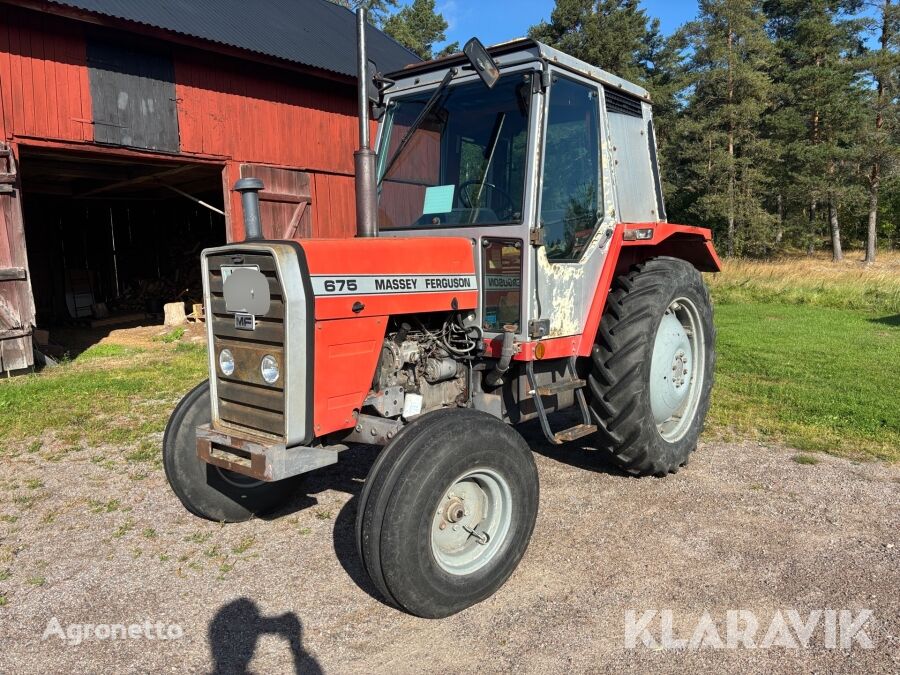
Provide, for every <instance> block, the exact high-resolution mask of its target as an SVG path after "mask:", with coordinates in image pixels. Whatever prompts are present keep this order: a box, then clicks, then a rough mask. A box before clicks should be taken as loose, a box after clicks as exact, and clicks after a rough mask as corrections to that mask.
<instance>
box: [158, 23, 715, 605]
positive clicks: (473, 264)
mask: <svg viewBox="0 0 900 675" xmlns="http://www.w3.org/2000/svg"><path fill="white" fill-rule="evenodd" d="M364 25H365V17H364V12H363V11H360V14H359V17H358V40H359V50H358V65H359V73H360V74H361V76H360V77H359V78H358V80H359V104H360V105H359V108H360V110H359V121H360V126H359V132H360V148H359V150H357V151H356V153H355V154H354V162H355V168H356V212H357V213H356V216H357V222H356V232H357V236H356V237H353V238H346V239H316V238H310V239H295V240H289V241H272V240H265V239H263V238H262V234H261V232H262V230H261V227H260V222H259V218H260V216H259V200H258V191H259V190H260V189H261V188H262V187H263V186H262V183H261V181H259V180H257V179H252V178H249V179H248V178H244V179H241V180H240V181H238V184H237V185H236V186H235V189H236V190H238V191H239V192H241V200H242V206H243V209H242V210H243V219H244V229H245V233H246V237H245V240H244V241H240V242H235V243H231V244H229V245H227V246H222V247H218V248H212V249H207V250H205V251H203V252H202V254H201V264H202V273H203V282H204V301H205V312H206V317H207V321H206V326H207V331H208V347H209V380H208V381H206V382H203V383H202V384H200V385H199V386H197V387H196V388H195V389H193V390H192V391H191V392H189V393H188V394H187V395H186V396H185V397H184V398H183V399H182V401H181V402H180V403H179V404H178V406H177V408H176V409H175V410H174V412H173V414H172V416H171V418H170V420H169V423H168V426H167V428H166V432H165V437H164V441H163V464H164V467H165V472H166V476H167V478H168V481H169V483H170V485H171V487H172V489H173V491H174V492H175V494H176V495H177V496H178V497H179V498H180V500H181V501H182V503H183V504H184V506H185V507H186V508H187V509H188V510H189V511H190V512H192V513H193V514H195V515H197V516H200V517H203V518H208V519H212V520H216V521H225V522H233V521H241V520H245V519H247V518H250V517H252V516H254V515H257V514H261V513H264V512H266V511H270V510H273V509H275V508H277V507H278V506H279V505H280V504H282V503H283V502H284V501H285V500H287V498H288V497H289V495H290V494H291V492H292V490H294V489H295V481H294V479H295V478H296V477H297V476H300V475H301V474H304V473H306V472H309V471H313V470H316V469H318V468H320V467H323V466H327V465H330V464H334V463H336V462H338V461H339V457H340V454H341V452H342V451H343V450H346V449H347V448H348V447H349V446H350V444H369V445H375V446H382V449H381V450H380V452H379V454H378V456H377V458H376V459H375V462H374V464H373V465H372V467H371V470H370V472H369V474H368V476H367V479H366V481H365V484H364V487H363V489H362V492H361V495H360V498H359V502H358V512H357V521H356V539H357V545H358V550H359V555H360V557H361V560H362V564H363V567H364V569H365V570H366V572H367V573H368V575H369V577H370V578H371V580H372V582H373V584H374V586H375V587H376V588H377V589H378V591H379V592H380V593H381V595H382V596H383V597H384V599H385V600H386V602H388V603H389V604H391V605H394V606H395V607H397V608H399V609H401V610H403V611H406V612H409V613H411V614H413V615H417V616H421V617H429V618H440V617H446V616H449V615H451V614H454V613H456V612H459V611H460V610H462V609H464V608H466V607H469V606H471V605H473V604H475V603H477V602H480V601H481V600H484V599H485V598H487V597H489V596H490V595H491V594H493V593H494V592H495V591H496V590H497V589H498V588H500V586H502V585H503V583H504V582H505V581H506V580H507V579H508V578H509V576H510V575H511V574H512V572H513V570H514V569H515V568H516V566H517V565H518V563H519V561H520V560H521V559H522V556H523V555H524V553H525V550H526V548H527V546H528V544H529V541H530V539H531V535H532V531H533V528H534V524H535V519H536V515H537V509H538V494H539V489H538V472H537V469H536V465H535V462H534V459H533V457H532V452H531V450H530V449H529V446H528V445H527V444H526V442H525V440H524V439H523V437H522V436H521V435H520V434H519V433H518V432H517V431H516V429H515V427H516V425H520V424H522V423H526V422H530V421H533V420H537V421H538V424H539V425H540V428H541V430H542V432H543V434H544V435H545V436H546V439H547V442H548V443H550V444H552V445H559V444H563V443H569V442H573V441H576V440H578V439H582V440H581V442H582V443H585V444H588V445H589V446H590V447H592V448H596V450H597V452H598V453H602V454H604V455H606V456H607V457H608V458H609V459H610V460H611V461H612V462H613V463H614V464H615V465H617V466H618V467H620V468H621V469H622V470H624V472H627V473H628V474H632V475H634V476H645V475H650V476H658V477H662V476H665V475H667V474H669V473H672V472H675V471H677V470H678V469H679V467H681V466H683V465H684V464H685V463H686V462H687V461H688V458H689V455H690V454H691V452H692V451H693V450H694V449H695V448H696V446H697V440H698V436H699V434H700V432H701V429H702V427H703V423H704V419H705V416H706V413H707V410H708V408H709V402H710V391H711V388H712V384H713V367H714V363H715V348H714V342H715V330H714V328H713V322H712V308H711V303H710V299H709V295H708V292H707V289H706V287H705V285H704V282H703V280H702V278H701V274H700V273H701V272H715V271H718V270H719V267H720V263H719V259H718V257H717V255H716V252H715V249H714V248H713V244H712V238H711V233H710V231H709V230H707V229H702V228H698V227H692V226H687V225H676V224H672V223H669V222H667V220H666V213H665V205H664V203H663V192H662V187H661V179H660V172H659V167H658V162H657V153H656V139H655V134H654V127H653V117H652V108H651V102H650V98H649V95H648V93H647V91H646V90H644V89H643V88H641V87H639V86H637V85H635V84H632V83H630V82H627V81H625V80H623V79H621V78H619V77H617V76H615V75H613V74H611V73H608V72H605V71H603V70H601V69H599V68H596V67H594V66H591V65H589V64H587V63H585V62H582V61H580V60H577V59H574V58H572V57H570V56H568V55H566V54H564V53H562V52H560V51H557V50H555V49H552V48H550V47H548V46H546V45H544V44H540V43H538V42H535V41H533V40H530V39H517V40H514V41H511V42H507V43H503V44H499V45H495V46H493V47H490V48H485V47H484V46H482V45H481V43H480V42H479V41H478V40H477V39H474V38H473V39H472V40H470V41H469V42H468V43H467V44H466V46H465V48H464V50H463V51H462V52H461V53H458V54H455V55H452V56H448V57H444V58H439V59H436V60H432V61H428V62H424V63H417V64H414V65H411V66H408V67H406V68H405V69H404V70H402V71H400V72H396V73H390V74H387V75H384V74H381V73H378V72H377V70H376V69H375V68H374V66H373V64H371V63H370V62H369V61H368V59H367V56H366V48H365V30H364ZM370 116H371V118H374V119H375V120H377V121H378V125H377V128H378V134H377V142H376V143H374V144H372V143H370V128H371V126H374V125H372V124H371V122H370V119H371V118H370ZM373 145H374V147H372V146H373ZM567 408H571V409H572V410H571V411H569V412H568V413H567V414H566V415H563V416H559V415H554V413H557V412H559V411H561V410H564V409H567ZM560 419H562V420H564V423H565V424H566V425H568V424H570V423H571V422H575V423H574V424H573V425H572V426H569V427H568V428H559V426H560Z"/></svg>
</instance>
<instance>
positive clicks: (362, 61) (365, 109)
mask: <svg viewBox="0 0 900 675" xmlns="http://www.w3.org/2000/svg"><path fill="white" fill-rule="evenodd" d="M356 40H357V61H358V63H357V71H356V75H357V78H356V79H357V84H358V87H359V92H358V93H359V150H357V151H356V152H354V153H353V164H354V168H355V171H356V236H357V237H377V236H378V221H377V208H378V206H377V193H376V189H377V188H376V185H375V152H374V151H373V150H372V148H371V147H370V144H369V91H368V83H367V81H366V80H367V79H368V70H369V59H368V57H367V56H366V10H365V8H364V7H360V8H359V9H358V10H356Z"/></svg>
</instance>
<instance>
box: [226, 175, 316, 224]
mask: <svg viewBox="0 0 900 675" xmlns="http://www.w3.org/2000/svg"><path fill="white" fill-rule="evenodd" d="M241 178H259V179H260V180H262V182H263V185H265V188H264V189H263V191H262V192H260V193H259V216H260V220H261V221H262V229H263V237H265V238H266V239H294V238H299V237H309V236H312V215H311V207H312V197H311V194H312V193H311V191H310V183H309V174H308V173H306V172H305V171H295V170H293V169H279V168H277V167H273V166H262V165H260V164H241Z"/></svg>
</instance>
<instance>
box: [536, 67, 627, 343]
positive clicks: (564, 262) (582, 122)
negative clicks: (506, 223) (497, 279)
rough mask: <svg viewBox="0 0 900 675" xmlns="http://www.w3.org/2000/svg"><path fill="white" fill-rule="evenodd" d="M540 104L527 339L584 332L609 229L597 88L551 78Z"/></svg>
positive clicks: (610, 206) (609, 195)
mask: <svg viewBox="0 0 900 675" xmlns="http://www.w3.org/2000/svg"><path fill="white" fill-rule="evenodd" d="M546 99H547V100H546V103H545V105H546V108H545V114H544V119H545V124H544V133H543V146H542V152H541V157H542V161H543V164H542V169H541V183H540V189H539V202H538V207H537V214H538V215H537V222H536V228H535V231H534V233H533V236H532V239H533V242H534V244H535V245H536V251H535V258H536V259H535V273H534V279H535V283H534V286H535V289H534V302H533V305H532V308H531V309H532V311H531V320H530V322H529V335H530V337H532V338H541V337H563V336H569V335H579V334H580V333H581V332H582V331H583V329H584V323H585V318H586V315H587V311H588V308H589V307H590V304H591V301H592V299H593V296H594V292H595V290H596V287H597V283H598V281H599V278H600V271H601V269H602V267H603V262H604V260H605V259H606V255H607V251H608V249H609V243H610V240H611V238H612V234H613V229H614V225H615V207H614V202H613V199H614V197H613V187H612V180H611V175H610V171H609V164H610V162H609V154H608V150H609V148H608V143H607V142H606V139H607V133H606V128H605V124H604V119H603V114H602V110H603V107H602V90H601V87H600V85H598V84H596V83H594V82H591V81H589V80H586V79H583V78H579V77H577V76H575V75H572V74H569V73H567V72H562V71H555V72H552V74H551V81H550V87H549V89H548V90H547V96H546Z"/></svg>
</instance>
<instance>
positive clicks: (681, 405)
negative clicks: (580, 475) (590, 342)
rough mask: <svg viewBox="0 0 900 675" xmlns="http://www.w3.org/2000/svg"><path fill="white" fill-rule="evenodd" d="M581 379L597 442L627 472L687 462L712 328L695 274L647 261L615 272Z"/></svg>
mask: <svg viewBox="0 0 900 675" xmlns="http://www.w3.org/2000/svg"><path fill="white" fill-rule="evenodd" d="M591 356H592V364H591V366H592V369H591V373H590V375H589V376H588V383H589V386H590V394H591V401H590V405H591V409H592V411H593V415H594V418H595V420H596V422H597V427H598V432H597V436H598V438H599V440H600V444H601V445H602V446H603V447H605V448H607V449H608V450H609V451H610V453H611V456H612V459H613V461H614V462H615V463H616V464H617V465H618V466H619V467H621V468H622V469H624V470H625V471H627V472H629V473H632V474H635V475H654V476H664V475H666V474H667V473H674V472H675V471H677V470H678V468H679V467H680V466H682V465H684V464H685V463H687V461H688V457H689V455H690V453H691V452H692V451H693V450H694V449H695V448H696V447H697V439H698V438H699V436H700V432H701V431H702V429H703V422H704V420H705V418H706V413H707V411H708V409H709V400H710V392H711V390H712V384H713V368H714V366H715V360H716V353H715V328H714V327H713V321H712V306H711V303H710V300H709V292H708V291H707V290H706V286H705V285H704V284H703V279H702V278H701V277H700V273H699V272H698V271H697V270H696V269H695V268H694V267H693V266H692V265H691V264H689V263H687V262H685V261H684V260H678V259H676V258H664V257H660V258H654V259H652V260H648V261H647V262H645V263H642V264H640V265H637V266H635V267H634V268H632V270H631V271H630V272H628V273H627V274H625V275H622V276H620V277H618V278H617V279H616V281H615V283H614V285H613V289H612V291H611V292H610V295H609V301H608V303H607V308H606V311H605V313H604V315H603V318H602V320H601V322H600V330H599V332H598V336H597V343H596V344H595V345H594V348H593V352H592V354H591Z"/></svg>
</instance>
